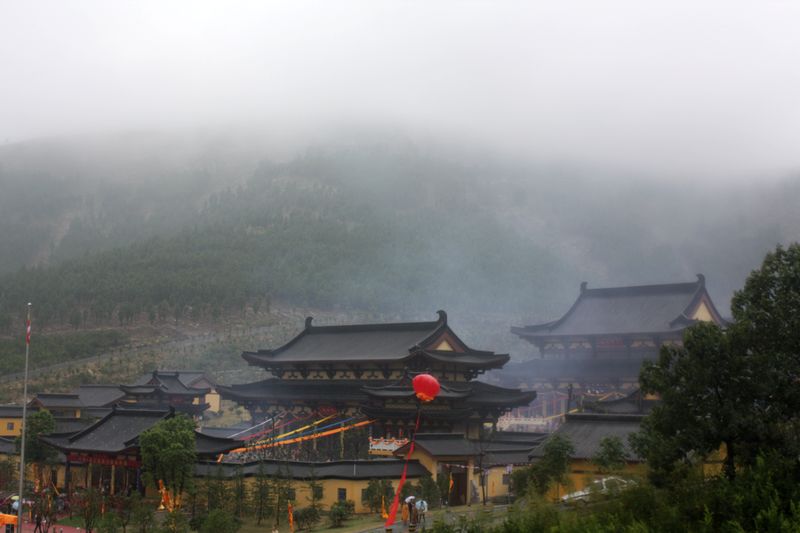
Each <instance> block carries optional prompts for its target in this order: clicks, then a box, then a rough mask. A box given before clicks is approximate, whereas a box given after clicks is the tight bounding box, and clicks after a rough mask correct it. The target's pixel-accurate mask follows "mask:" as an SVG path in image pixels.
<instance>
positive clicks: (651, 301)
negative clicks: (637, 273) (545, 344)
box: [511, 274, 725, 338]
mask: <svg viewBox="0 0 800 533" xmlns="http://www.w3.org/2000/svg"><path fill="white" fill-rule="evenodd" d="M697 278H698V279H697V281H694V282H690V283H671V284H664V285H640V286H629V287H612V288H598V289H589V288H587V287H586V284H585V283H583V284H581V292H580V296H578V299H577V300H576V301H575V303H574V304H573V305H572V307H571V308H570V309H569V311H567V313H566V314H565V315H564V316H563V317H561V318H560V319H558V320H556V321H553V322H546V323H544V324H537V325H532V326H525V327H512V328H511V331H512V333H515V334H516V335H519V336H520V337H523V338H536V337H558V336H593V335H626V334H635V333H649V334H655V333H663V332H672V331H676V332H679V331H681V330H683V329H685V328H686V327H687V326H688V325H691V324H692V323H694V322H695V321H694V320H692V319H691V318H690V316H689V315H690V313H691V311H692V310H693V309H694V308H695V306H697V305H698V304H699V303H700V302H701V301H703V302H704V303H705V304H706V305H707V307H708V308H709V311H710V312H711V314H712V316H713V318H714V319H715V321H716V322H717V323H718V324H724V323H725V321H724V320H723V319H722V317H721V316H720V315H719V313H718V312H717V310H716V308H715V307H714V304H713V303H712V302H711V298H710V297H709V296H708V292H707V291H706V288H705V278H704V277H703V275H702V274H698V276H697Z"/></svg>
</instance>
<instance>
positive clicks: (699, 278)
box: [697, 274, 706, 287]
mask: <svg viewBox="0 0 800 533" xmlns="http://www.w3.org/2000/svg"><path fill="white" fill-rule="evenodd" d="M697 281H698V282H699V283H700V286H701V287H705V286H706V277H705V276H704V275H703V274H698V275H697Z"/></svg>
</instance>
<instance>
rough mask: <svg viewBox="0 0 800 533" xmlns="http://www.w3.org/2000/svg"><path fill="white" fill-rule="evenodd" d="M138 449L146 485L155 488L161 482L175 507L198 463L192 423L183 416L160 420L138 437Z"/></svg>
mask: <svg viewBox="0 0 800 533" xmlns="http://www.w3.org/2000/svg"><path fill="white" fill-rule="evenodd" d="M139 449H140V451H141V455H142V466H143V467H144V470H145V475H146V476H147V479H148V480H149V481H148V482H149V483H152V484H153V486H156V484H157V483H158V481H163V482H164V484H165V485H166V487H167V489H168V490H169V491H170V492H171V499H172V502H174V503H175V504H176V505H178V504H179V498H180V494H181V493H182V492H183V490H184V489H185V488H186V486H187V485H188V484H189V483H191V481H192V476H193V470H194V464H195V462H196V461H197V453H196V452H195V436H194V422H193V421H192V420H190V419H189V418H188V417H186V416H185V415H177V416H173V417H170V418H166V419H164V420H161V421H159V422H158V423H157V424H155V425H154V426H153V427H152V428H150V429H148V430H147V431H145V432H143V433H142V434H141V436H140V437H139Z"/></svg>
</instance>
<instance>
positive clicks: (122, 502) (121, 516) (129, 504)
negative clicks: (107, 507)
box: [110, 492, 141, 533]
mask: <svg viewBox="0 0 800 533" xmlns="http://www.w3.org/2000/svg"><path fill="white" fill-rule="evenodd" d="M140 500H141V496H140V495H139V493H138V492H134V493H133V494H131V495H130V496H128V495H126V494H117V495H114V496H112V497H111V502H110V503H111V507H112V508H113V509H114V513H115V514H116V516H117V519H118V524H119V527H121V528H122V533H127V531H128V525H130V523H131V520H132V519H133V514H134V509H135V507H136V505H139V503H140Z"/></svg>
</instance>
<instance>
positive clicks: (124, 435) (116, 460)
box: [40, 406, 241, 494]
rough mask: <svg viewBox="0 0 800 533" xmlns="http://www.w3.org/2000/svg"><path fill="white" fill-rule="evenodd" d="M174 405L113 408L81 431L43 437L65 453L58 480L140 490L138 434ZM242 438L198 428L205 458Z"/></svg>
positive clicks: (69, 486) (197, 438) (58, 482)
mask: <svg viewBox="0 0 800 533" xmlns="http://www.w3.org/2000/svg"><path fill="white" fill-rule="evenodd" d="M172 416H175V410H174V409H170V410H147V409H125V408H118V407H116V406H115V407H113V408H112V409H111V411H110V412H109V413H108V414H107V415H106V416H104V417H103V418H101V419H99V420H97V421H96V422H95V423H93V424H91V425H90V426H88V427H86V428H83V429H81V430H79V431H76V432H70V433H53V434H50V435H46V436H42V437H40V439H41V440H42V442H44V443H46V444H48V445H50V446H52V447H53V448H55V449H56V450H58V451H59V452H61V453H62V454H63V457H64V468H63V469H56V470H55V471H54V479H53V480H52V481H53V484H54V485H55V486H57V487H63V488H64V489H65V490H66V491H67V492H69V491H70V490H71V489H72V488H75V487H93V486H99V487H102V488H103V489H107V491H108V493H109V494H114V493H116V492H118V491H123V490H127V489H128V488H134V487H135V488H137V489H139V490H141V488H142V482H141V464H142V463H141V456H140V454H139V436H140V435H141V434H142V433H143V432H145V431H147V430H148V429H150V428H152V427H153V426H154V425H155V424H157V423H158V422H159V421H161V420H164V419H166V418H169V417H172ZM240 445H241V443H240V442H239V441H236V440H233V439H227V438H219V437H212V436H209V435H205V434H203V433H200V432H199V431H195V447H196V451H197V455H198V457H199V458H200V459H206V460H213V459H215V458H216V457H217V456H218V455H219V454H220V453H224V452H227V451H229V450H231V449H233V448H236V447H238V446H240Z"/></svg>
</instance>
